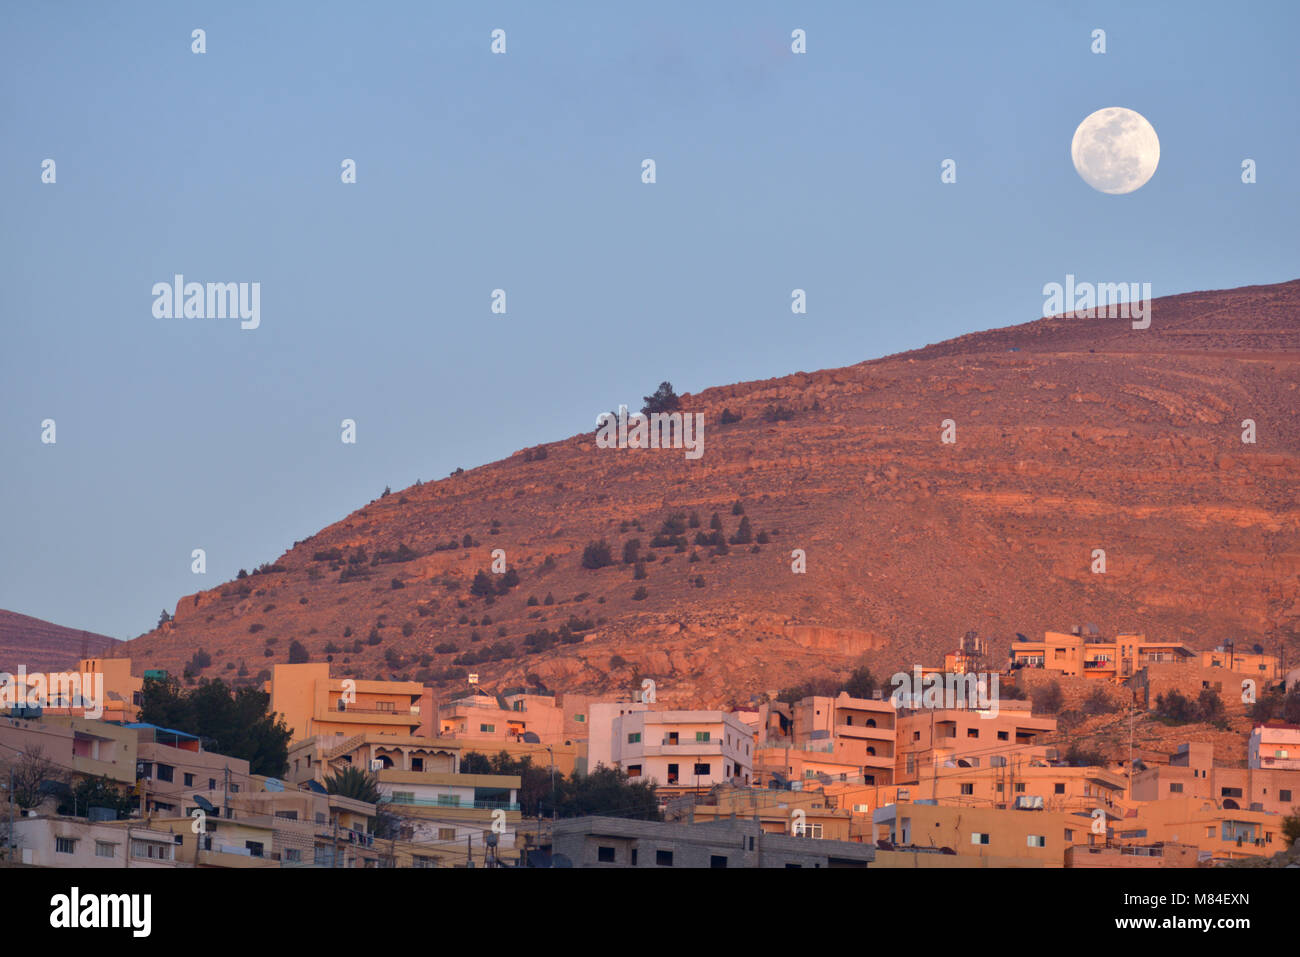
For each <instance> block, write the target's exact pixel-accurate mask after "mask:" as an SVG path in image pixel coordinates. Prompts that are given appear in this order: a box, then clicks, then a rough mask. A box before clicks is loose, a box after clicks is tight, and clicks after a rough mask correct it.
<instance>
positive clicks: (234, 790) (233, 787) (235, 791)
mask: <svg viewBox="0 0 1300 957" xmlns="http://www.w3.org/2000/svg"><path fill="white" fill-rule="evenodd" d="M230 793H231V794H238V793H239V785H238V784H232V785H230Z"/></svg>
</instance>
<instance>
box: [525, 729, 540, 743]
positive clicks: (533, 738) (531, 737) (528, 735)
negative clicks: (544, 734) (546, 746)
mask: <svg viewBox="0 0 1300 957" xmlns="http://www.w3.org/2000/svg"><path fill="white" fill-rule="evenodd" d="M524 743H526V744H541V743H542V739H541V738H539V737H538V736H537V732H536V731H525V732H524Z"/></svg>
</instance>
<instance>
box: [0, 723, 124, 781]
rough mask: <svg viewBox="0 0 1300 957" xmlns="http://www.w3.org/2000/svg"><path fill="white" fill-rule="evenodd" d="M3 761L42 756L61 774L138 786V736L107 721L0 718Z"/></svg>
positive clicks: (0, 758) (0, 754)
mask: <svg viewBox="0 0 1300 957" xmlns="http://www.w3.org/2000/svg"><path fill="white" fill-rule="evenodd" d="M0 745H2V746H3V747H0V760H2V761H3V762H4V763H5V764H8V763H11V762H15V761H19V760H21V758H20V757H19V755H30V756H34V755H36V754H38V753H39V754H40V755H41V756H42V757H44V758H45V759H46V760H48V761H50V762H51V763H52V764H54V765H55V767H56V768H58V769H59V770H61V771H68V772H71V773H72V774H74V775H76V776H79V777H87V778H97V777H100V776H101V775H103V776H105V777H107V778H108V779H109V780H110V781H113V782H114V783H116V784H119V785H127V786H128V787H129V786H131V785H133V784H135V770H136V767H135V765H136V747H137V745H136V733H135V732H134V731H132V730H130V729H128V728H123V727H120V726H118V725H115V724H109V723H108V722H106V721H92V720H90V719H89V718H77V717H71V716H66V715H49V716H45V715H42V716H41V717H39V718H36V717H33V718H11V717H5V718H0Z"/></svg>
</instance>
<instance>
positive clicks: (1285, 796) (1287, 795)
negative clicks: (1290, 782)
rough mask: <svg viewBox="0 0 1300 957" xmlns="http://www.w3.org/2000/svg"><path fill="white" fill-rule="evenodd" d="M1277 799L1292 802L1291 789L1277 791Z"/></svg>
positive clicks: (1287, 802)
mask: <svg viewBox="0 0 1300 957" xmlns="http://www.w3.org/2000/svg"><path fill="white" fill-rule="evenodd" d="M1277 799H1278V800H1279V801H1282V802H1283V803H1286V804H1290V803H1291V792H1290V791H1289V790H1286V789H1283V790H1281V791H1278V792H1277Z"/></svg>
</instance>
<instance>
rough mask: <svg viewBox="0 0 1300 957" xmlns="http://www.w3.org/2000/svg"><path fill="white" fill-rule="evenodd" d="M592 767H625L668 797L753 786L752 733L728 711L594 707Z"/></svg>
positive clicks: (631, 705)
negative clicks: (726, 786) (718, 787)
mask: <svg viewBox="0 0 1300 957" xmlns="http://www.w3.org/2000/svg"><path fill="white" fill-rule="evenodd" d="M590 710H591V713H592V729H591V733H592V736H591V739H590V741H589V744H588V748H589V763H590V766H591V767H592V768H594V767H596V766H597V765H598V764H602V763H603V764H605V765H607V766H610V767H619V768H622V769H623V770H624V771H625V772H626V773H627V775H628V776H629V777H632V778H644V779H647V780H651V781H654V782H655V784H657V785H658V786H659V788H660V789H661V790H663V791H665V792H666V793H668V794H672V793H674V792H682V791H687V790H691V791H707V790H708V789H709V788H711V787H713V785H715V784H721V783H723V782H731V783H736V784H740V785H747V784H749V783H751V781H752V778H753V770H754V737H753V734H754V732H753V728H752V727H751V726H750V725H748V724H746V723H745V722H744V721H742V720H741V719H740V718H738V717H736V716H735V715H733V714H730V713H728V712H724V711H678V710H664V711H659V710H650V709H649V706H648V705H646V704H644V703H639V702H616V703H606V704H593V705H592V706H591V709H590Z"/></svg>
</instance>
